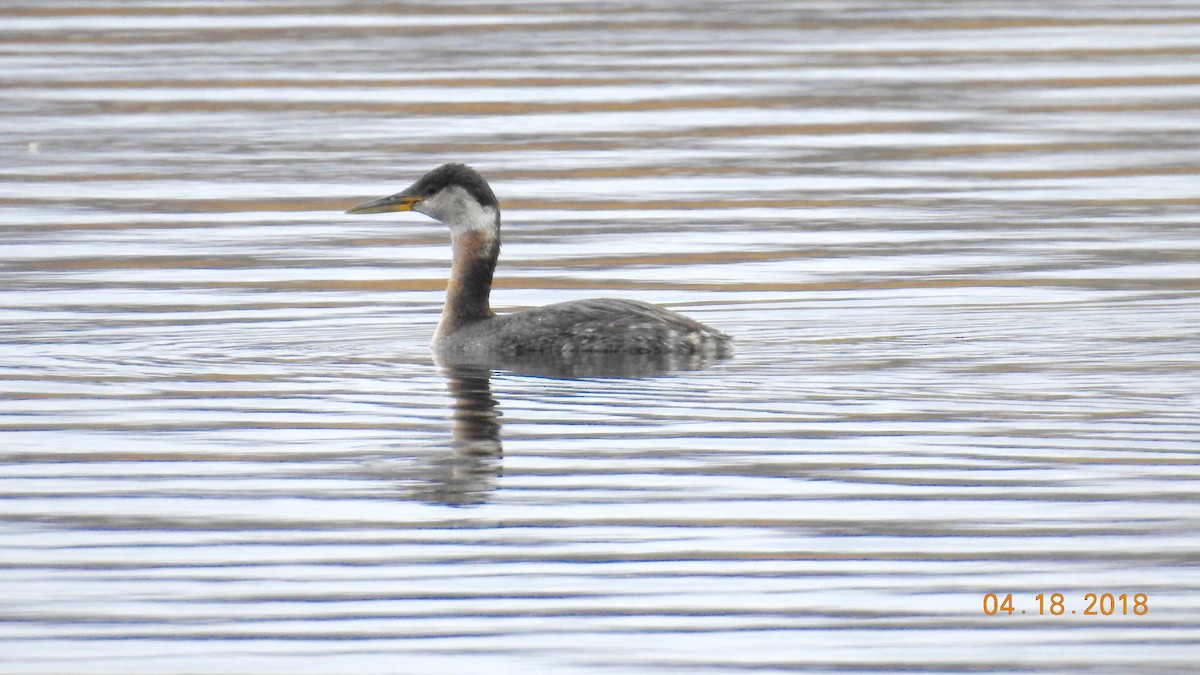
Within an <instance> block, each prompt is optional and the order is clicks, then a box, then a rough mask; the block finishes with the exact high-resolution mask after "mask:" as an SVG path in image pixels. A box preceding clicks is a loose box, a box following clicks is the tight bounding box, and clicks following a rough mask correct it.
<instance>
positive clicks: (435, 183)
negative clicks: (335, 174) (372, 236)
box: [346, 164, 500, 234]
mask: <svg viewBox="0 0 1200 675" xmlns="http://www.w3.org/2000/svg"><path fill="white" fill-rule="evenodd" d="M392 211H416V212H417V213H424V214H425V215H427V216H429V217H430V218H433V219H435V220H439V221H441V222H443V223H446V224H447V225H449V226H450V231H451V232H453V233H454V234H459V233H461V232H465V231H469V230H480V229H484V230H494V229H498V228H499V227H500V203H499V202H497V201H496V195H495V193H493V192H492V188H491V186H489V185H488V184H487V181H485V180H484V179H483V176H480V175H479V173H478V172H476V171H475V170H474V169H472V168H471V167H469V166H467V165H465V164H443V165H441V166H439V167H438V168H436V169H434V170H433V171H430V172H429V173H427V174H425V175H424V176H421V178H420V180H418V181H417V182H415V183H413V184H412V185H410V186H408V187H407V188H405V189H404V190H402V191H400V192H397V193H396V194H394V195H390V196H388V197H381V198H379V199H375V200H372V201H369V202H366V203H363V204H359V205H358V206H355V207H354V208H352V209H349V210H348V211H346V213H351V214H365V213H389V212H392Z"/></svg>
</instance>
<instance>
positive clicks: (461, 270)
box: [346, 164, 731, 357]
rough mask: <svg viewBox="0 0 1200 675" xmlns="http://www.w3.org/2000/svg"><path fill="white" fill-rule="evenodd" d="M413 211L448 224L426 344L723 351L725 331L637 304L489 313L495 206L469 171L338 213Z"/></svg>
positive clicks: (484, 349)
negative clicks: (433, 328)
mask: <svg viewBox="0 0 1200 675" xmlns="http://www.w3.org/2000/svg"><path fill="white" fill-rule="evenodd" d="M390 211H416V212H418V213H423V214H425V215H427V216H430V217H431V218H434V219H435V220H439V221H441V222H443V223H445V224H446V225H449V226H450V236H451V240H452V242H453V248H454V261H453V264H452V266H451V269H450V283H449V285H448V287H447V289H446V304H445V307H444V308H443V309H442V320H441V323H440V324H439V325H438V328H437V333H435V335H434V338H433V346H434V348H435V349H437V350H438V351H439V352H443V353H464V354H475V355H486V354H497V355H507V356H511V355H525V354H545V355H547V356H554V355H571V354H578V353H588V352H601V353H615V354H685V355H691V354H695V355H705V356H713V357H721V356H726V355H728V354H729V353H730V352H731V345H730V339H729V336H727V335H725V334H724V333H722V332H720V331H718V330H715V329H713V328H709V327H708V326H705V325H704V324H702V323H699V322H697V321H693V320H692V319H689V318H687V317H685V316H682V315H680V314H676V313H675V312H671V311H668V310H665V309H663V308H662V307H657V306H655V305H651V304H648V303H645V302H639V301H637V300H616V299H612V298H597V299H593V300H575V301H571V302H561V303H557V304H553V305H546V306H545V307H537V308H535V309H529V310H525V311H523V312H515V313H512V314H501V315H497V314H496V313H495V312H493V311H492V309H491V305H490V304H489V301H488V296H489V295H490V294H491V290H492V273H493V272H494V271H495V269H496V259H497V258H498V257H499V255H500V204H499V202H497V201H496V195H495V194H494V193H493V192H492V188H491V186H489V185H488V184H487V181H485V180H484V179H483V177H482V176H480V175H479V174H478V173H477V172H476V171H475V170H474V169H472V168H470V167H468V166H465V165H463V164H444V165H442V166H440V167H438V168H436V169H434V170H433V171H430V172H429V173H427V174H425V175H424V176H422V177H421V179H420V180H418V181H417V182H416V183H413V184H412V185H411V186H410V187H409V188H407V189H406V190H404V191H402V192H398V193H396V194H394V195H391V196H390V197H383V198H380V199H376V200H374V201H369V202H366V203H365V204H359V205H358V206H355V207H354V208H352V209H350V210H348V211H346V213H354V214H357V213H387V212H390Z"/></svg>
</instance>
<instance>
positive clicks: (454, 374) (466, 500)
mask: <svg viewBox="0 0 1200 675" xmlns="http://www.w3.org/2000/svg"><path fill="white" fill-rule="evenodd" d="M442 371H443V372H444V373H445V375H446V383H447V386H448V387H449V389H450V394H451V396H452V397H453V398H454V404H453V407H452V409H451V441H450V453H449V454H446V455H443V456H440V457H437V458H436V459H433V460H432V461H430V462H429V464H428V465H427V466H426V467H425V468H424V470H423V471H422V474H423V476H422V478H423V480H422V481H421V482H420V484H419V485H418V486H417V487H416V488H414V493H415V494H414V495H413V496H415V497H416V498H417V499H420V500H421V501H426V502H433V503H438V504H446V505H449V506H470V505H473V504H481V503H483V502H485V501H487V497H488V495H489V494H490V493H491V492H492V490H494V489H496V480H497V479H498V478H499V476H500V471H501V468H502V467H501V461H500V460H501V458H502V457H503V455H504V450H503V447H502V446H501V443H500V412H499V411H498V410H497V409H496V399H494V398H492V386H491V376H492V371H491V369H490V368H486V367H480V366H455V365H443V366H442Z"/></svg>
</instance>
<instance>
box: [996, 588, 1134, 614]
mask: <svg viewBox="0 0 1200 675" xmlns="http://www.w3.org/2000/svg"><path fill="white" fill-rule="evenodd" d="M983 613H984V614H987V615H988V616H996V615H997V614H1006V615H1008V616H1013V615H1019V614H1033V615H1036V616H1063V615H1067V616H1070V615H1072V614H1081V615H1083V616H1129V615H1131V614H1132V615H1133V616H1146V615H1147V614H1149V613H1150V598H1149V597H1148V596H1147V595H1146V594H1145V593H1134V594H1129V593H1121V594H1119V595H1114V594H1112V593H1084V594H1083V598H1082V600H1080V599H1079V598H1072V599H1068V598H1067V597H1066V596H1065V595H1063V594H1062V593H1049V594H1047V593H1038V594H1037V595H1035V596H1034V597H1033V603H1029V604H1027V605H1024V606H1021V607H1018V606H1017V602H1016V601H1014V600H1013V594H1012V593H1008V594H1007V595H1000V594H998V593H986V594H984V596H983Z"/></svg>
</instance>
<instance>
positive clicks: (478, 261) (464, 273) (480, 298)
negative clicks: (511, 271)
mask: <svg viewBox="0 0 1200 675" xmlns="http://www.w3.org/2000/svg"><path fill="white" fill-rule="evenodd" d="M453 245H454V260H453V263H452V264H451V267H450V283H449V284H448V285H447V287H446V304H445V306H444V307H443V308H442V321H441V324H439V326H438V330H437V335H436V336H435V337H434V341H435V342H436V341H439V340H442V339H445V338H446V337H448V336H449V335H450V334H451V333H453V332H454V331H456V330H458V329H460V328H462V327H464V326H467V325H470V324H472V323H475V322H477V321H482V320H484V319H488V318H491V317H493V316H495V313H494V312H492V307H491V303H490V301H489V298H490V296H491V293H492V274H493V273H494V272H495V271H496V259H497V258H498V257H499V255H500V238H499V235H498V233H496V232H494V231H490V230H484V229H470V230H463V231H457V232H454V233H453Z"/></svg>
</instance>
